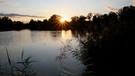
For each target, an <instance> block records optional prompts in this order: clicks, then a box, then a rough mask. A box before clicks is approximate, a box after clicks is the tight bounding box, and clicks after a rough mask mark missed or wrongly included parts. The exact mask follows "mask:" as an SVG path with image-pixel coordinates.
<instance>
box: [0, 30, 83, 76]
mask: <svg viewBox="0 0 135 76" xmlns="http://www.w3.org/2000/svg"><path fill="white" fill-rule="evenodd" d="M77 37H78V35H76V36H75V35H73V34H72V31H70V30H68V31H29V30H22V31H7V32H0V64H1V65H3V66H6V65H8V59H7V55H6V48H7V49H8V51H9V54H10V58H11V61H12V62H17V61H19V60H20V58H21V53H22V50H24V56H25V57H28V56H31V57H32V59H33V60H35V61H37V62H35V63H33V67H34V68H35V69H37V70H38V71H39V75H41V76H42V75H44V76H59V74H60V72H61V70H62V68H61V67H60V65H62V66H63V67H65V68H67V69H68V70H70V72H72V74H74V75H77V76H81V73H82V72H83V71H84V66H83V64H82V63H81V62H80V61H79V60H76V59H75V58H74V57H73V55H72V53H71V52H66V57H64V58H63V59H62V60H61V61H58V60H57V58H58V57H59V56H60V54H61V50H60V48H62V46H63V44H62V43H64V44H65V43H66V41H67V40H70V45H71V46H72V48H73V49H74V48H77V47H78V41H77V40H78V39H77ZM61 62H62V63H61ZM71 76H72V75H71Z"/></svg>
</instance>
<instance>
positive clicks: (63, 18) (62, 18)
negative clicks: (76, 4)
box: [60, 17, 71, 23]
mask: <svg viewBox="0 0 135 76" xmlns="http://www.w3.org/2000/svg"><path fill="white" fill-rule="evenodd" d="M66 21H67V22H70V21H71V20H70V19H69V18H68V17H61V19H60V22H61V23H64V22H66Z"/></svg>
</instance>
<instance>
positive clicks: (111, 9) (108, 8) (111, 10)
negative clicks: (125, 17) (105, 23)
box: [106, 7, 118, 12]
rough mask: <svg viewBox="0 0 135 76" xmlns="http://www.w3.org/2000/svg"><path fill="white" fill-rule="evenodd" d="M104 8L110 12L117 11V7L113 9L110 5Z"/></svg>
mask: <svg viewBox="0 0 135 76" xmlns="http://www.w3.org/2000/svg"><path fill="white" fill-rule="evenodd" d="M106 10H108V11H110V12H118V9H114V8H111V7H106Z"/></svg>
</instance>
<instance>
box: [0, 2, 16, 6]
mask: <svg viewBox="0 0 135 76" xmlns="http://www.w3.org/2000/svg"><path fill="white" fill-rule="evenodd" d="M0 5H8V6H18V4H12V3H9V2H4V1H0Z"/></svg>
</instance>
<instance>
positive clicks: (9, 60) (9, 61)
mask: <svg viewBox="0 0 135 76" xmlns="http://www.w3.org/2000/svg"><path fill="white" fill-rule="evenodd" d="M6 53H7V58H8V63H9V65H10V66H11V59H10V56H9V53H8V49H7V48H6Z"/></svg>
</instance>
